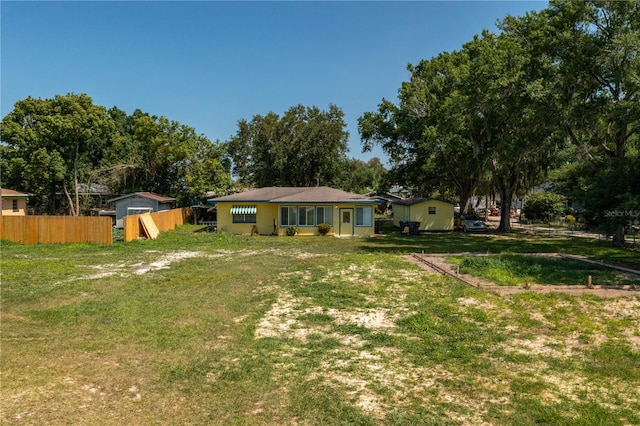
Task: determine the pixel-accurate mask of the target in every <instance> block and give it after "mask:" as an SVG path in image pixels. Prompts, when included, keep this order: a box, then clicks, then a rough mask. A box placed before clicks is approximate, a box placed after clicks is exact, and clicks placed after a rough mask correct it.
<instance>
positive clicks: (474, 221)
mask: <svg viewBox="0 0 640 426" xmlns="http://www.w3.org/2000/svg"><path fill="white" fill-rule="evenodd" d="M455 227H456V229H458V230H460V231H462V232H485V231H486V230H487V225H486V224H485V223H484V222H483V221H482V219H480V217H479V216H478V215H475V214H462V215H460V216H459V217H458V218H457V219H456V221H455Z"/></svg>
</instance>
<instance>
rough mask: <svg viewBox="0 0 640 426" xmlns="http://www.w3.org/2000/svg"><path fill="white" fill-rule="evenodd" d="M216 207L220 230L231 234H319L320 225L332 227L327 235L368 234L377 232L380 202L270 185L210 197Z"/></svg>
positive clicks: (332, 191) (329, 190)
mask: <svg viewBox="0 0 640 426" xmlns="http://www.w3.org/2000/svg"><path fill="white" fill-rule="evenodd" d="M208 201H209V203H210V204H214V205H215V206H216V208H217V226H218V230H219V231H223V232H230V233H232V234H253V233H257V234H267V235H268V234H273V235H286V234H287V229H289V228H291V229H295V230H297V235H320V234H319V232H318V225H319V224H321V223H326V224H328V225H329V226H330V230H329V233H328V234H327V235H333V236H336V237H369V236H373V235H374V234H375V223H374V218H373V214H374V211H375V209H374V207H375V205H376V204H380V202H381V201H379V200H377V199H374V198H370V197H366V196H363V195H358V194H353V193H351V192H346V191H341V190H339V189H334V188H329V187H326V186H321V187H304V188H301V187H268V188H259V189H254V190H252V191H247V192H241V193H237V194H232V195H227V196H224V197H218V198H212V199H210V200H208Z"/></svg>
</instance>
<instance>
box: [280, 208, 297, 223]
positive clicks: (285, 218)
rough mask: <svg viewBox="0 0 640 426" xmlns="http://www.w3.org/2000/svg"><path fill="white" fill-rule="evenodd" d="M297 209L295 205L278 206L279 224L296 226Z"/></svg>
mask: <svg viewBox="0 0 640 426" xmlns="http://www.w3.org/2000/svg"><path fill="white" fill-rule="evenodd" d="M297 224H298V209H297V208H296V207H280V226H296V225H297Z"/></svg>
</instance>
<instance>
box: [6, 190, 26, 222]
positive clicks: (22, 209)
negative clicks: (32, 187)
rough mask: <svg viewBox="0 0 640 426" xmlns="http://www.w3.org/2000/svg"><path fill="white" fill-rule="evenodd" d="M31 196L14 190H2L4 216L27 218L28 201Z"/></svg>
mask: <svg viewBox="0 0 640 426" xmlns="http://www.w3.org/2000/svg"><path fill="white" fill-rule="evenodd" d="M30 195H31V194H25V193H23V192H18V191H14V190H13V189H7V188H0V198H1V199H2V212H0V215H2V216H26V215H27V201H28V200H29V196H30Z"/></svg>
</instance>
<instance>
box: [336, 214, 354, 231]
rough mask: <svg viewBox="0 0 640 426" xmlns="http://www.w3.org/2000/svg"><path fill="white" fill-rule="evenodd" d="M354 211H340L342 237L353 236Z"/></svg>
mask: <svg viewBox="0 0 640 426" xmlns="http://www.w3.org/2000/svg"><path fill="white" fill-rule="evenodd" d="M353 219H354V218H353V209H340V231H339V235H340V236H341V237H351V236H353Z"/></svg>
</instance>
